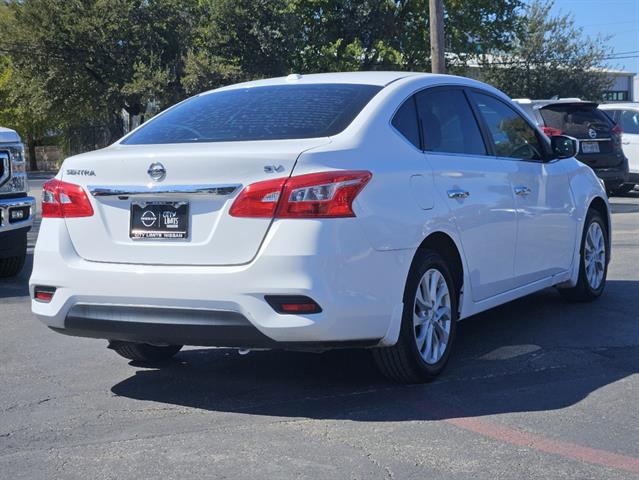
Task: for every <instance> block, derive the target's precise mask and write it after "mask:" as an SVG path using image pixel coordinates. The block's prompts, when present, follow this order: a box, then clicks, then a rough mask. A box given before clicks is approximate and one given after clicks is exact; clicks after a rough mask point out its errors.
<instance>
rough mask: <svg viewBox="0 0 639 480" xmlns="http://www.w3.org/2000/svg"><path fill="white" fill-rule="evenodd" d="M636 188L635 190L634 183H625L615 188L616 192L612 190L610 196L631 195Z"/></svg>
mask: <svg viewBox="0 0 639 480" xmlns="http://www.w3.org/2000/svg"><path fill="white" fill-rule="evenodd" d="M634 188H635V184H634V183H624V184H623V185H621V186H620V187H618V188H615V189H614V190H612V191H611V192H610V196H614V195H625V194H627V193H630V192H631V191H632V190H634Z"/></svg>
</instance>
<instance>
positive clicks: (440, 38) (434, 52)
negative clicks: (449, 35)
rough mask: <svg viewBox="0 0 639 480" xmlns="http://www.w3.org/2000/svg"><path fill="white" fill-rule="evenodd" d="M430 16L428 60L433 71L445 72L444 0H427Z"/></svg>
mask: <svg viewBox="0 0 639 480" xmlns="http://www.w3.org/2000/svg"><path fill="white" fill-rule="evenodd" d="M428 6H429V16H430V61H431V71H432V72H433V73H446V62H445V60H444V0H428Z"/></svg>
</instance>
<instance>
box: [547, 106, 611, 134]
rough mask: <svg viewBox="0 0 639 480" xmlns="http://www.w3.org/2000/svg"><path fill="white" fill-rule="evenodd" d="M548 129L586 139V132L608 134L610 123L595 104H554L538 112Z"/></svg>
mask: <svg viewBox="0 0 639 480" xmlns="http://www.w3.org/2000/svg"><path fill="white" fill-rule="evenodd" d="M539 113H540V114H541V116H542V118H543V119H544V123H545V124H546V126H548V127H553V128H558V129H559V130H561V131H562V133H563V134H565V135H570V136H573V137H577V138H588V137H589V135H588V130H589V129H591V128H593V129H594V130H595V131H597V132H598V133H603V134H608V135H609V133H610V127H611V126H612V122H611V121H610V118H608V116H606V114H605V113H604V112H602V111H601V110H599V109H598V108H597V105H596V104H582V105H579V104H574V103H573V104H570V103H569V104H554V105H548V106H547V107H544V108H542V109H540V110H539Z"/></svg>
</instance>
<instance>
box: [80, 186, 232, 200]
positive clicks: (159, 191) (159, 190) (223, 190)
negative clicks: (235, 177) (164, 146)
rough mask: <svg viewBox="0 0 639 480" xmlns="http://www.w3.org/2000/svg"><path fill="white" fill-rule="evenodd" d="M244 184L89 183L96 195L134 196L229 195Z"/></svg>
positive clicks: (91, 190)
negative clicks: (121, 185) (122, 184)
mask: <svg viewBox="0 0 639 480" xmlns="http://www.w3.org/2000/svg"><path fill="white" fill-rule="evenodd" d="M240 188H242V185H241V184H239V183H237V184H225V185H205V184H201V185H157V186H155V185H151V186H146V185H131V186H126V187H119V188H116V187H109V186H104V185H87V189H88V190H89V192H90V193H91V195H93V196H94V197H132V196H142V195H145V196H148V195H208V196H214V197H228V196H230V195H233V194H234V193H235V192H237V191H238V190H239V189H240Z"/></svg>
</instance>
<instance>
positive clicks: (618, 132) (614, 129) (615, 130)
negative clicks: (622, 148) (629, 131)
mask: <svg viewBox="0 0 639 480" xmlns="http://www.w3.org/2000/svg"><path fill="white" fill-rule="evenodd" d="M612 133H613V134H615V135H621V134H622V133H623V128H621V127H620V126H619V124H616V123H615V125H614V127H612Z"/></svg>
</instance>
